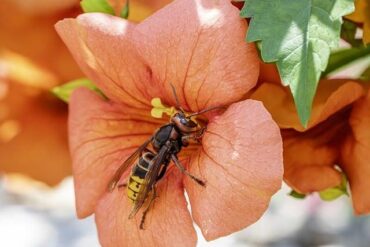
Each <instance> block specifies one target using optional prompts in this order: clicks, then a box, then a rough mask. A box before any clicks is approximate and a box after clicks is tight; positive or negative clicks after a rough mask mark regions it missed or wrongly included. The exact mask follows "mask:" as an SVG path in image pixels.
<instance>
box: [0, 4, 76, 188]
mask: <svg viewBox="0 0 370 247" xmlns="http://www.w3.org/2000/svg"><path fill="white" fill-rule="evenodd" d="M26 2H27V3H26ZM30 2H35V3H34V4H35V5H33V7H34V8H36V5H37V3H36V1H22V2H21V1H7V0H4V1H2V2H1V4H0V26H1V29H0V83H1V84H0V85H1V87H0V91H1V93H0V171H1V172H6V173H22V174H26V175H28V176H31V177H32V178H34V179H38V180H41V181H43V182H45V183H47V184H49V185H55V184H57V183H59V182H60V181H61V180H62V179H63V178H64V177H65V176H67V175H69V174H71V165H70V164H71V161H70V157H69V154H68V146H67V107H66V106H65V105H63V103H60V102H58V100H57V99H56V98H54V97H53V96H52V95H51V94H50V93H49V92H48V90H49V89H51V88H52V87H54V86H56V85H57V84H59V83H61V82H65V81H68V80H71V79H73V78H76V77H80V76H81V72H80V71H79V69H78V66H77V65H76V63H75V62H74V61H73V58H72V56H71V55H70V54H69V53H68V50H67V49H66V48H65V46H64V45H63V43H62V41H61V40H60V38H59V37H58V35H57V33H56V31H55V29H54V24H55V22H56V21H57V20H59V19H60V18H64V17H69V16H73V14H74V13H77V11H76V9H74V8H73V7H72V8H70V6H64V7H61V6H60V4H61V3H57V1H48V3H49V4H48V7H50V9H49V10H50V13H49V10H48V11H46V9H45V12H42V13H40V12H35V10H34V9H29V8H27V7H26V6H27V4H28V3H30ZM42 2H46V1H42ZM52 2H55V5H56V6H60V8H59V9H58V8H56V6H55V8H54V7H52V6H51V5H52ZM58 2H61V1H58ZM75 3H76V6H77V5H78V1H75ZM19 4H20V5H21V6H19ZM62 5H63V4H62ZM44 6H45V7H46V5H44ZM22 7H24V8H22ZM29 11H30V12H29ZM40 11H41V9H40ZM50 157H53V158H52V159H50Z"/></svg>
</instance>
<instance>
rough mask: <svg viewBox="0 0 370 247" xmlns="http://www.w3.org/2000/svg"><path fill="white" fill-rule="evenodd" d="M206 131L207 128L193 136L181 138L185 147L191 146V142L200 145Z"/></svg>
mask: <svg viewBox="0 0 370 247" xmlns="http://www.w3.org/2000/svg"><path fill="white" fill-rule="evenodd" d="M206 129H207V128H206V127H203V128H201V129H200V130H198V131H197V132H195V133H192V134H189V135H184V136H183V137H182V138H181V140H182V142H183V144H184V146H185V147H186V146H188V145H189V140H194V141H196V142H197V143H200V139H202V137H203V135H204V133H205V132H206Z"/></svg>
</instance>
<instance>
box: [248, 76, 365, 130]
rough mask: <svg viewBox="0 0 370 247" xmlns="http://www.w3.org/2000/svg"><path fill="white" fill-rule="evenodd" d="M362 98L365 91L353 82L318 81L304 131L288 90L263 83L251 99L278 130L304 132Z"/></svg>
mask: <svg viewBox="0 0 370 247" xmlns="http://www.w3.org/2000/svg"><path fill="white" fill-rule="evenodd" d="M348 92H351V93H348ZM271 95H274V97H271ZM363 95H364V90H363V89H362V87H361V85H360V84H358V83H356V82H352V81H347V80H326V81H325V80H323V81H320V84H319V87H318V89H317V93H316V96H315V99H314V102H313V106H312V113H311V119H310V122H309V123H308V126H307V128H306V129H305V128H304V127H303V126H302V125H301V124H300V121H299V119H298V115H297V111H296V109H295V105H294V101H293V97H292V95H291V93H290V91H289V90H288V89H287V88H285V87H283V86H279V85H276V84H271V83H264V84H262V85H261V87H259V88H258V89H257V91H256V92H255V93H254V94H253V95H252V97H251V98H252V99H256V100H261V101H263V103H264V105H265V107H266V108H267V109H268V111H269V112H270V113H271V115H272V117H273V118H274V120H275V121H276V122H277V123H278V124H279V126H280V128H283V129H287V128H293V129H296V130H297V131H306V130H308V129H310V128H312V127H314V126H315V125H317V124H319V123H321V122H323V121H324V120H326V119H327V118H329V117H330V116H331V115H333V114H334V113H336V112H338V111H339V110H341V109H343V108H344V107H346V106H348V105H350V104H352V103H353V102H355V101H356V100H357V99H359V98H361V97H362V96H363Z"/></svg>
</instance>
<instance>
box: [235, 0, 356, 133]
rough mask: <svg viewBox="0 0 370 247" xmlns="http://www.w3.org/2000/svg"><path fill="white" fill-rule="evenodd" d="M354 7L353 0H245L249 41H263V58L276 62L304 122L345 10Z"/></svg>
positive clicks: (335, 43)
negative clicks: (249, 19) (248, 19)
mask: <svg viewBox="0 0 370 247" xmlns="http://www.w3.org/2000/svg"><path fill="white" fill-rule="evenodd" d="M353 10H354V4H353V0H295V1H292V0H246V1H245V4H244V7H243V9H242V11H241V16H242V17H251V21H250V26H249V30H248V34H247V41H248V42H255V41H261V46H262V47H261V55H262V59H263V61H265V62H276V64H277V67H278V69H279V73H280V77H281V78H282V81H283V83H284V84H285V85H289V87H290V90H291V91H292V94H293V97H294V101H295V104H296V108H297V111H298V115H299V118H300V121H301V123H302V124H303V125H304V126H307V123H308V120H309V117H310V114H311V106H312V101H313V98H314V96H315V93H316V88H317V84H318V81H319V78H320V74H321V72H322V71H324V70H325V68H326V65H327V62H328V59H329V54H330V50H331V49H333V48H336V47H337V46H338V42H339V34H340V28H341V23H342V16H343V15H346V14H349V13H351V12H352V11H353Z"/></svg>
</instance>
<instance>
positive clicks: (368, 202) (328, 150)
mask: <svg viewBox="0 0 370 247" xmlns="http://www.w3.org/2000/svg"><path fill="white" fill-rule="evenodd" d="M364 94H365V90H364V88H363V87H362V85H361V84H359V83H357V82H353V81H347V80H324V81H321V82H320V84H319V87H318V90H317V95H316V97H315V100H314V104H313V109H312V117H311V120H310V122H309V124H308V127H307V128H306V129H304V128H303V127H302V126H301V125H300V122H299V120H298V117H297V113H296V110H295V106H294V102H293V98H292V96H291V93H290V91H289V90H288V89H287V88H285V87H283V86H281V85H278V84H271V83H264V84H262V85H261V86H260V87H259V89H258V90H257V91H256V92H255V93H254V94H253V95H252V98H253V99H257V100H262V101H263V102H264V105H265V106H266V108H267V109H268V110H269V111H270V113H271V114H272V116H273V118H274V120H275V121H277V123H278V124H279V126H280V128H281V133H282V136H283V142H284V169H285V170H284V180H285V181H286V182H287V183H288V184H289V185H290V186H291V187H292V188H293V189H294V190H296V191H298V192H300V193H304V194H307V193H311V192H315V191H322V190H325V189H328V188H331V187H335V186H338V185H339V184H340V183H341V174H340V171H339V170H338V169H337V167H340V168H341V169H342V170H343V171H344V173H345V174H346V175H347V177H348V180H349V183H350V187H351V192H352V200H353V205H354V209H355V211H356V213H358V214H364V213H369V212H370V196H369V190H368V188H370V180H369V179H367V178H368V176H369V173H370V162H369V159H370V152H365V151H364V150H370V142H369V131H368V126H369V124H370V122H369V119H370V118H369V109H370V108H366V106H368V105H369V104H370V103H369V97H367V98H364ZM271 95H274V97H271ZM365 126H366V127H365ZM366 138H367V139H366ZM366 162H367V163H366Z"/></svg>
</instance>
